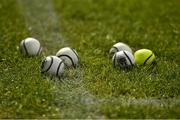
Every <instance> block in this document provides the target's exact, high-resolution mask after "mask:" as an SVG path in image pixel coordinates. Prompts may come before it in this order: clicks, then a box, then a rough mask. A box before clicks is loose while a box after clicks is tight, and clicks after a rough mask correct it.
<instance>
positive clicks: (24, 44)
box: [23, 40, 29, 55]
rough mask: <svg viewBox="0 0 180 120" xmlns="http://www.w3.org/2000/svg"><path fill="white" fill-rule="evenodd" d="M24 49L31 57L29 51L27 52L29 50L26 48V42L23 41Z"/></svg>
mask: <svg viewBox="0 0 180 120" xmlns="http://www.w3.org/2000/svg"><path fill="white" fill-rule="evenodd" d="M23 47H24V49H25V52H26V54H27V55H29V53H28V50H27V48H26V44H25V40H24V41H23Z"/></svg>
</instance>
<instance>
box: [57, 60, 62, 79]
mask: <svg viewBox="0 0 180 120" xmlns="http://www.w3.org/2000/svg"><path fill="white" fill-rule="evenodd" d="M62 63H63V61H61V62H60V63H59V65H58V68H57V72H56V76H58V73H59V69H60V67H61V64H62Z"/></svg>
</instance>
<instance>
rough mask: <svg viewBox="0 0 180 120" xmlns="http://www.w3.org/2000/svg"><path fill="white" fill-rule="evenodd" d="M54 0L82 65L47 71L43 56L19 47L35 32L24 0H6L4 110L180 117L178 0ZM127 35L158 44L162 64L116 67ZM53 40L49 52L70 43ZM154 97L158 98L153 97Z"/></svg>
mask: <svg viewBox="0 0 180 120" xmlns="http://www.w3.org/2000/svg"><path fill="white" fill-rule="evenodd" d="M53 3H54V7H55V11H56V13H57V15H58V16H59V17H58V18H59V19H58V21H59V22H60V26H59V27H60V28H61V34H62V35H63V36H64V37H65V38H66V39H67V42H68V43H69V45H70V46H72V47H74V48H76V49H77V51H78V53H79V55H80V57H81V68H80V69H78V70H69V71H67V73H66V75H65V77H64V78H63V79H62V81H63V82H57V81H56V82H54V81H51V80H50V79H49V78H48V77H44V76H42V75H41V74H40V72H39V66H40V63H39V61H40V60H41V56H40V57H32V58H28V57H24V56H22V55H21V54H20V53H19V50H18V49H17V46H18V45H19V43H20V41H21V40H22V39H23V38H25V37H27V36H29V35H30V33H29V31H28V30H27V28H26V23H25V20H24V18H23V16H22V15H21V12H22V11H21V10H20V8H19V5H18V3H17V1H14V0H9V1H6V0H2V1H1V2H0V14H1V17H0V40H1V41H2V42H1V44H0V49H1V52H0V68H1V69H0V79H1V80H0V99H1V102H0V117H1V118H179V117H180V115H179V113H180V106H179V105H180V102H179V99H180V94H179V93H180V88H179V86H180V81H179V78H180V69H179V63H180V55H179V53H178V52H177V51H180V48H179V46H178V43H179V34H180V33H179V32H180V25H179V24H180V23H179V21H180V17H179V14H180V10H179V1H178V0H171V1H168V0H165V1H164V0H156V1H155V0H147V1H142V0H134V1H132V0H98V1H95V0H86V1H82V0H68V1H66V0H61V1H58V0H53ZM11 11H13V12H11ZM37 15H38V14H37ZM48 39H51V38H48ZM45 41H46V40H45ZM45 41H43V42H45ZM119 41H122V42H125V43H127V44H129V45H130V46H131V47H132V48H133V50H134V51H135V50H138V49H140V48H149V49H151V50H152V51H153V52H154V53H155V55H156V56H157V65H156V66H154V67H153V68H150V67H134V68H133V69H132V70H130V71H124V70H118V69H114V68H113V67H112V65H111V59H109V56H108V51H109V49H110V47H111V46H112V45H113V44H114V43H116V42H119ZM53 45H54V47H52V48H48V46H44V49H45V50H46V51H45V53H44V54H45V55H47V53H49V52H47V50H49V51H53V52H54V51H56V49H57V48H58V46H60V47H62V46H63V45H57V44H55V43H53ZM53 45H51V46H53ZM53 52H52V53H53ZM146 99H147V100H148V101H149V100H151V99H152V100H153V101H154V102H150V103H148V102H145V101H144V100H146ZM135 101H136V102H135ZM141 102H142V103H141ZM140 103H141V104H140Z"/></svg>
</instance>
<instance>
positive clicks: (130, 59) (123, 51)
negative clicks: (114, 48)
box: [123, 51, 133, 65]
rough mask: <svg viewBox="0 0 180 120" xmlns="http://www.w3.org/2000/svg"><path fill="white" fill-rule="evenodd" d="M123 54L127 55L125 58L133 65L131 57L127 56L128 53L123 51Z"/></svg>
mask: <svg viewBox="0 0 180 120" xmlns="http://www.w3.org/2000/svg"><path fill="white" fill-rule="evenodd" d="M123 53H124V54H125V56H126V57H127V58H128V60H129V62H130V63H131V65H133V63H132V61H131V59H130V58H129V56H128V55H127V54H126V52H125V51H123Z"/></svg>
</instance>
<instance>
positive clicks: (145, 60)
mask: <svg viewBox="0 0 180 120" xmlns="http://www.w3.org/2000/svg"><path fill="white" fill-rule="evenodd" d="M152 56H153V53H151V55H150V56H149V57H148V58H147V59H146V60H145V61H144V64H143V65H145V64H146V63H147V61H148V60H149V59H150V58H151V57H152Z"/></svg>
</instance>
